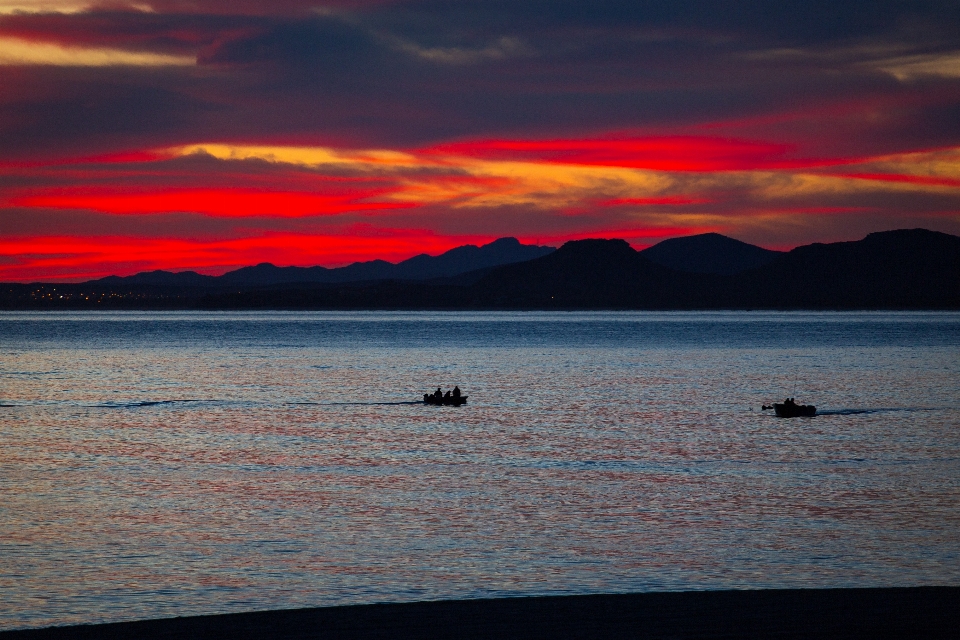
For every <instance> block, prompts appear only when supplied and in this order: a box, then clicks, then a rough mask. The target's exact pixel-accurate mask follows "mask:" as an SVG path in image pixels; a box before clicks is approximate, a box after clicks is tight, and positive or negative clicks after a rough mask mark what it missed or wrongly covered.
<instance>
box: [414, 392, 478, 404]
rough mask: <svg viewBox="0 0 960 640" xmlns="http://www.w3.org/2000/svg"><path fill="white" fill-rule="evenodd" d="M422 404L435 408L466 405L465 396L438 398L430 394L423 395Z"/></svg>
mask: <svg viewBox="0 0 960 640" xmlns="http://www.w3.org/2000/svg"><path fill="white" fill-rule="evenodd" d="M423 403H424V404H433V405H437V406H444V407H459V406H460V405H462V404H467V396H452V395H451V396H443V397H440V398H438V397H437V396H435V395H433V394H431V393H425V394H423Z"/></svg>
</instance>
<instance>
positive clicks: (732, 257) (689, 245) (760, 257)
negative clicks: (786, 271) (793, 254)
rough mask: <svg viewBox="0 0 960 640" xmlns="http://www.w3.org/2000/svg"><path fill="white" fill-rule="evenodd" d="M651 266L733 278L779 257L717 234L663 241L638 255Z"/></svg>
mask: <svg viewBox="0 0 960 640" xmlns="http://www.w3.org/2000/svg"><path fill="white" fill-rule="evenodd" d="M640 255H642V256H643V257H645V258H647V259H648V260H650V261H652V262H656V263H657V264H660V265H663V266H665V267H670V268H671V269H675V270H676V271H689V272H691V273H718V274H723V275H732V274H735V273H740V272H743V271H747V270H748V269H755V268H757V267H762V266H763V265H766V264H770V263H771V262H773V261H774V260H776V259H777V257H778V256H780V255H782V252H780V251H771V250H769V249H764V248H763V247H758V246H756V245H752V244H747V243H746V242H741V241H740V240H735V239H734V238H728V237H727V236H722V235H720V234H719V233H703V234H700V235H696V236H686V237H683V238H671V239H670V240H664V241H663V242H660V243H658V244H655V245H653V246H652V247H649V248H647V249H644V250H643V251H641V252H640Z"/></svg>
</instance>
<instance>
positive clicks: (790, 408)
mask: <svg viewBox="0 0 960 640" xmlns="http://www.w3.org/2000/svg"><path fill="white" fill-rule="evenodd" d="M773 410H774V412H776V414H777V417H778V418H812V417H813V416H815V415H817V408H816V407H815V406H813V405H812V404H797V403H796V402H794V401H793V398H787V399H786V400H784V401H783V402H774V403H773Z"/></svg>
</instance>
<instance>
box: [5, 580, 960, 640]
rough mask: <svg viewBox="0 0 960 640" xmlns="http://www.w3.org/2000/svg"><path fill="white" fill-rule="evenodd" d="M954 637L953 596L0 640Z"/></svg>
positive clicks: (741, 599)
mask: <svg viewBox="0 0 960 640" xmlns="http://www.w3.org/2000/svg"><path fill="white" fill-rule="evenodd" d="M911 637H917V638H956V637H960V587H912V588H888V589H785V590H757V591H696V592H682V593H641V594H625V595H588V596H555V597H528V598H502V599H492V600H449V601H439V602H414V603H404V604H374V605H356V606H343V607H323V608H315V609H291V610H282V611H261V612H251V613H236V614H225V615H211V616H196V617H184V618H167V619H161V620H143V621H137V622H120V623H113V624H102V625H82V626H73V627H52V628H45V629H28V630H17V631H7V632H2V633H0V639H2V640H13V639H14V638H18V639H19V638H22V639H24V640H26V639H31V640H39V639H43V638H50V639H66V638H70V639H73V638H76V639H81V638H82V639H88V638H89V639H92V638H97V639H100V638H104V639H114V638H116V639H120V638H123V639H126V638H131V639H132V638H137V639H152V638H158V639H159V638H164V639H172V638H184V639H188V638H223V639H228V638H229V639H231V640H242V639H247V638H249V639H251V640H252V639H257V640H272V639H275V638H276V639H279V638H284V639H286V638H304V639H306V638H384V639H387V638H389V639H398V638H463V639H466V638H498V639H499V638H911Z"/></svg>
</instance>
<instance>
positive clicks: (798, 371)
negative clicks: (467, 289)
mask: <svg viewBox="0 0 960 640" xmlns="http://www.w3.org/2000/svg"><path fill="white" fill-rule="evenodd" d="M454 384H458V385H459V386H460V388H461V389H463V391H464V393H466V394H468V395H469V397H470V399H469V404H468V405H467V406H465V407H460V408H452V407H445V408H440V407H429V406H424V405H422V404H412V403H411V401H415V400H417V399H418V398H420V397H422V394H423V393H424V392H426V391H431V390H433V389H435V388H436V387H437V386H438V385H443V386H444V387H445V388H452V387H453V385H454ZM788 395H790V396H796V397H797V400H798V401H802V402H809V403H813V404H816V405H817V406H818V407H819V409H820V410H821V413H822V415H820V416H818V417H816V418H813V419H793V420H778V419H776V418H775V417H773V416H772V415H770V412H769V411H766V412H761V411H760V410H759V409H760V405H761V404H763V403H769V402H771V401H773V400H776V399H782V398H783V397H785V396H788ZM0 404H3V405H4V406H3V407H0V629H11V628H20V627H29V626H45V625H52V624H58V625H59V624H71V623H86V622H99V621H112V620H124V619H137V618H152V617H162V616H176V615H192V614H202V613H220V612H234V611H243V610H257V609H271V608H291V607H301V606H316V605H337V604H352V603H366V602H385V601H409V600H424V599H444V598H477V597H491V596H507V595H529V594H561V593H591V592H626V591H648V590H688V589H722V588H763V587H827V586H831V587H837V586H892V585H960V314H955V313H953V314H951V313H842V314H838V313H786V314H780V313H111V314H108V313H104V314H94V313H3V314H0Z"/></svg>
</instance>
